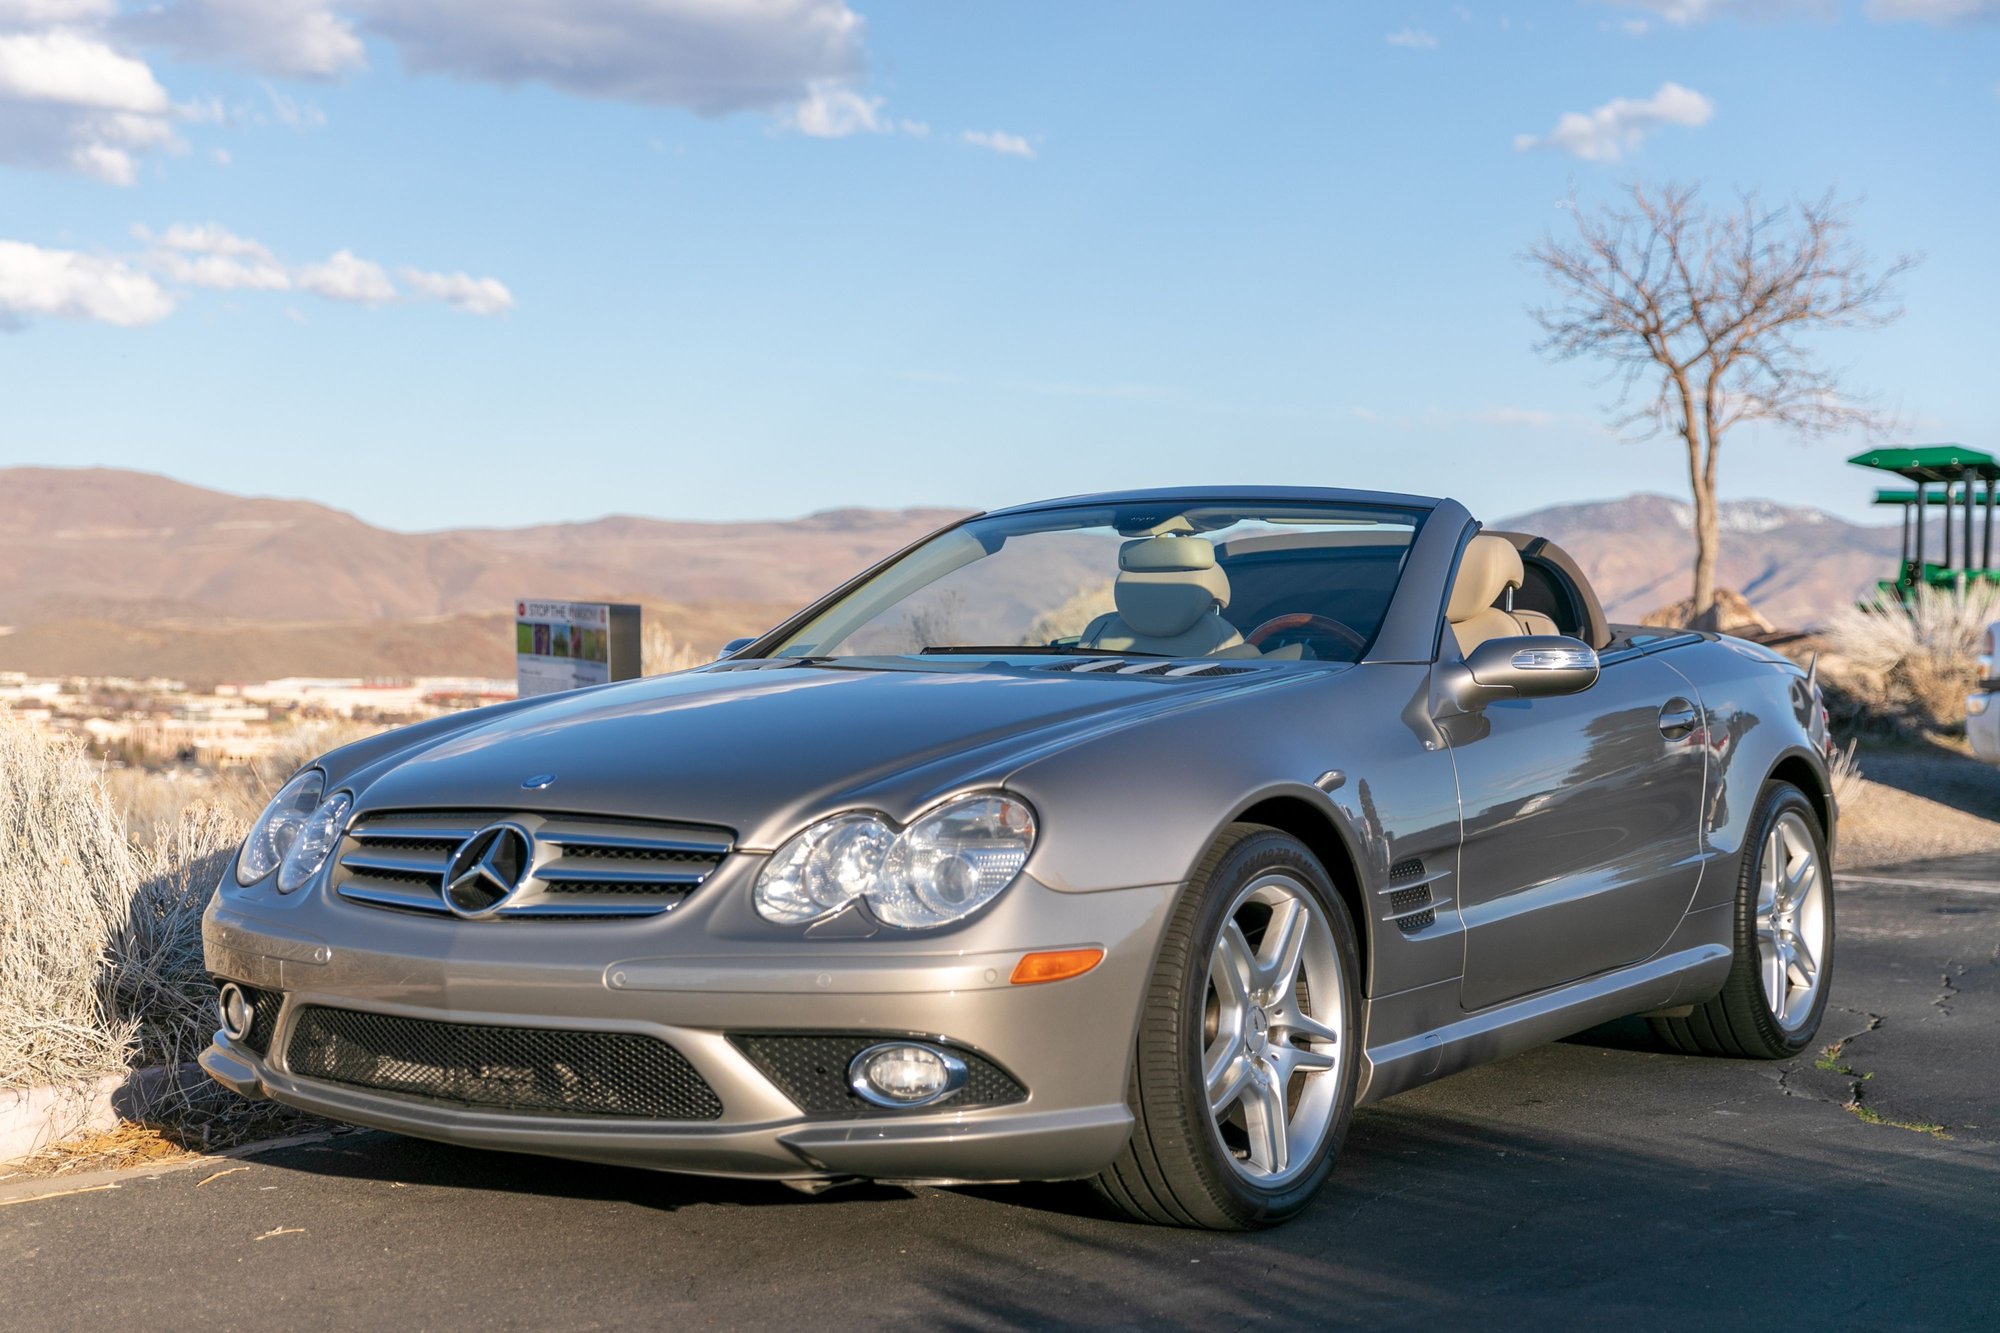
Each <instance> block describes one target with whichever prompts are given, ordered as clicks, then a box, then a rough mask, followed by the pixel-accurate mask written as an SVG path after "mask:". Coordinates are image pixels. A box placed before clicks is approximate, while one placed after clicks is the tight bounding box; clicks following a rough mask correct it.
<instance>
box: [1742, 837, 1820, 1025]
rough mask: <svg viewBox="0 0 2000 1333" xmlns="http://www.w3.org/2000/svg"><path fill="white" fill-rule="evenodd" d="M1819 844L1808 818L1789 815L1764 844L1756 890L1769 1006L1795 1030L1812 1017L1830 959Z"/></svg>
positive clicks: (1761, 972) (1761, 969) (1780, 1021)
mask: <svg viewBox="0 0 2000 1333" xmlns="http://www.w3.org/2000/svg"><path fill="white" fill-rule="evenodd" d="M1821 878H1822V876H1821V874H1820V863H1819V844H1818V842H1817V841H1816V840H1815V839H1814V837H1813V831H1812V829H1811V828H1809V827H1808V826H1807V824H1806V821H1805V818H1804V817H1803V816H1801V815H1800V814H1799V812H1798V811H1796V810H1786V811H1784V812H1783V813H1782V814H1780V815H1779V816H1778V818H1777V819H1776V820H1775V821H1774V822H1773V823H1772V825H1771V831H1770V832H1769V833H1768V834H1766V835H1765V838H1764V863H1763V866H1762V867H1761V874H1760V875H1759V876H1758V884H1757V958H1758V964H1759V969H1758V971H1759V976H1760V977H1761V979H1762V981H1763V984H1764V1003H1765V1004H1767V1005H1769V1006H1770V1009H1771V1017H1772V1018H1773V1019H1775V1020H1777V1024H1778V1026H1779V1027H1781V1028H1785V1029H1787V1030H1790V1029H1792V1028H1796V1027H1797V1026H1798V1025H1799V1024H1800V1023H1802V1022H1804V1021H1805V1019H1806V1017H1807V1016H1808V1015H1810V1014H1811V1013H1812V1012H1813V1009H1814V1005H1813V1001H1814V999H1815V998H1816V997H1817V996H1818V994H1819V979H1820V963H1819V960H1820V958H1821V956H1822V955H1824V954H1825V953H1826V941H1827V930H1828V925H1829V920H1828V916H1827V911H1826V899H1827V895H1826V894H1825V893H1823V892H1822V891H1821V887H1820V880H1821Z"/></svg>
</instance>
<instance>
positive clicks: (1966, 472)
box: [1958, 468, 1973, 572]
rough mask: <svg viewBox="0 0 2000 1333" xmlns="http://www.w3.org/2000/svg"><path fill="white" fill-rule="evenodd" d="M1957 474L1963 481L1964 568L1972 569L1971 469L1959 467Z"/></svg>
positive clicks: (1968, 570)
mask: <svg viewBox="0 0 2000 1333" xmlns="http://www.w3.org/2000/svg"><path fill="white" fill-rule="evenodd" d="M1958 475H1959V476H1960V477H1962V478H1963V479H1964V481H1965V568H1966V570H1967V572H1970V571H1971V569H1972V503H1973V501H1972V469H1971V468H1961V469H1959V473H1958Z"/></svg>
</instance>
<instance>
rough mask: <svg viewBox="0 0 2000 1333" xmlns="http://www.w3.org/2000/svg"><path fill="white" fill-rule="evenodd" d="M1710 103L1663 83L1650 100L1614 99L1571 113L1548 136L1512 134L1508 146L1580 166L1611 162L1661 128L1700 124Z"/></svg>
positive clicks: (1707, 114)
mask: <svg viewBox="0 0 2000 1333" xmlns="http://www.w3.org/2000/svg"><path fill="white" fill-rule="evenodd" d="M1714 114H1715V103H1713V102H1711V101H1709V99H1708V98H1706V97H1703V96H1702V95H1701V94H1700V93H1698V92H1696V91H1694V89H1692V88H1683V87H1682V86H1681V85H1680V84H1678V83H1671V82H1669V83H1663V84H1661V85H1660V90H1659V91H1658V92H1656V93H1654V94H1653V95H1652V96H1651V97H1648V98H1644V99H1634V98H1630V97H1615V98H1613V99H1612V100H1610V101H1609V102H1606V103H1605V104H1604V105H1603V106H1601V107H1598V108H1597V109H1596V110H1595V111H1588V112H1583V111H1571V112H1567V113H1566V114H1564V115H1563V117H1562V118H1561V119H1559V120H1558V121H1556V124H1555V128H1554V129H1552V130H1550V131H1549V132H1548V134H1546V135H1544V136H1541V137H1537V136H1535V135H1532V134H1521V135H1516V136H1515V138H1514V147H1515V148H1517V149H1520V150H1522V151H1526V150H1527V149H1530V148H1556V149H1560V150H1561V151H1563V152H1565V153H1569V154H1570V155H1572V156H1574V157H1580V158H1582V159H1583V160H1584V161H1586V162H1616V161H1617V160H1618V159H1619V158H1621V157H1623V156H1624V155H1625V154H1626V153H1628V152H1630V151H1632V150H1633V149H1635V148H1637V147H1638V146H1639V144H1640V142H1641V141H1642V140H1644V138H1645V137H1646V135H1647V134H1648V133H1650V132H1651V131H1653V130H1655V129H1658V128H1659V127H1660V126H1662V125H1685V126H1689V127H1692V126H1696V125H1705V124H1707V123H1708V121H1709V119H1710V118H1711V117H1712V116H1714Z"/></svg>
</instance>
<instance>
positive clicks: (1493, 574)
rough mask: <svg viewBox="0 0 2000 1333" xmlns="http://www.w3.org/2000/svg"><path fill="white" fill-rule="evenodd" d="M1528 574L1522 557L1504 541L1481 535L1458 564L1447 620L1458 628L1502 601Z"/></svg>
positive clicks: (1499, 538) (1447, 607)
mask: <svg viewBox="0 0 2000 1333" xmlns="http://www.w3.org/2000/svg"><path fill="white" fill-rule="evenodd" d="M1525 577H1526V573H1525V572H1524V571H1523V569H1522V568H1521V553H1520V552H1519V551H1517V550H1515V549H1514V544H1513V543H1512V542H1510V541H1508V540H1507V539H1506V538H1505V537H1495V536H1493V535H1492V534H1491V533H1485V532H1482V533H1480V534H1479V535H1478V536H1476V537H1474V538H1473V539H1472V540H1471V541H1470V542H1467V543H1466V546H1465V558H1464V559H1463V560H1460V561H1459V562H1458V578H1457V580H1456V581H1454V582H1453V583H1452V585H1451V601H1450V603H1449V604H1448V605H1446V607H1445V611H1444V614H1445V619H1447V620H1449V621H1451V623H1452V624H1454V625H1456V624H1458V623H1459V622H1461V621H1465V620H1470V619H1472V618H1473V617H1474V616H1476V615H1478V614H1479V613H1480V612H1481V611H1484V610H1486V609H1487V608H1489V607H1491V606H1492V605H1493V603H1495V602H1497V601H1499V600H1500V594H1501V593H1503V592H1505V591H1507V589H1509V588H1518V587H1520V586H1521V581H1522V579H1524V578H1525Z"/></svg>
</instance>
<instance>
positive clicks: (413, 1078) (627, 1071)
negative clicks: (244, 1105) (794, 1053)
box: [285, 1005, 722, 1120]
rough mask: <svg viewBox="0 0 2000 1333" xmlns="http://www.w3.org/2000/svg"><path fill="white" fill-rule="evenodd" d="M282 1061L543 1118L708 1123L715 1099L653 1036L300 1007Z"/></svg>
mask: <svg viewBox="0 0 2000 1333" xmlns="http://www.w3.org/2000/svg"><path fill="white" fill-rule="evenodd" d="M285 1052H286V1054H285V1060H286V1064H287V1066H288V1067H289V1068H290V1070H291V1072H292V1073H293V1074H294V1075H296V1076H297V1077H299V1078H307V1079H317V1080H321V1081H324V1082H328V1083H340V1084H345V1085H347V1086H350V1087H359V1088H368V1089H371V1090H373V1091H376V1092H386V1093H392V1094H396V1095H400V1096H408V1097H420V1098H423V1099H425V1100H427V1101H437V1102H450V1103H456V1104H458V1105H461V1106H469V1107H479V1108H483V1109H489V1110H499V1111H522V1112H535V1113H538V1114H544V1115H574V1116H606V1117H625V1118H637V1119H647V1120H717V1119H720V1118H721V1116H722V1101H721V1099H720V1098H719V1097H717V1096H716V1094H715V1089H714V1088H712V1087H710V1086H709V1084H708V1081H707V1080H706V1079H704V1078H703V1077H702V1076H701V1074H700V1073H699V1072H698V1071H696V1069H695V1068H694V1066H693V1065H691V1064H689V1063H688V1061H687V1057H685V1056H683V1055H682V1054H681V1053H680V1052H679V1051H677V1050H675V1049H674V1048H673V1047H672V1046H670V1045H668V1044H667V1043H666V1042H664V1041H661V1040H659V1039H658V1038H656V1037H648V1036H642V1035H640V1034H638V1033H632V1032H588V1031H567V1030H563V1029H557V1028H523V1027H502V1026H495V1025H488V1024H482V1023H447V1022H442V1021H439V1020H436V1019H427V1018H409V1017H405V1016H402V1015H398V1014H371V1013H363V1012H361V1011H359V1010H354V1009H333V1008H328V1007H325V1006H321V1005H309V1006H307V1007H305V1008H303V1009H301V1010H300V1011H299V1014H298V1017H297V1019H296V1020H295V1021H294V1022H293V1024H292V1035H291V1039H290V1041H289V1042H288V1043H287V1044H286V1048H285Z"/></svg>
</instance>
